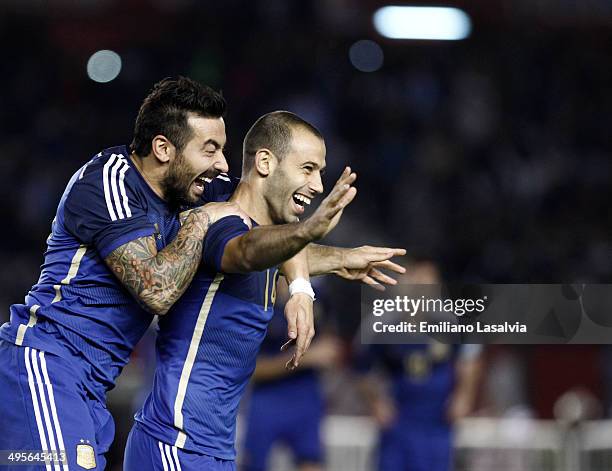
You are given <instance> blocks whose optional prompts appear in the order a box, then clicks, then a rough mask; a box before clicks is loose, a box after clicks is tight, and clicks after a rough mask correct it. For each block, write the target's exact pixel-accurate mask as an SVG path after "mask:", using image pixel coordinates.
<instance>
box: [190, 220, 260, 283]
mask: <svg viewBox="0 0 612 471" xmlns="http://www.w3.org/2000/svg"><path fill="white" fill-rule="evenodd" d="M248 231H249V227H248V226H247V225H246V224H245V223H244V221H243V220H242V218H241V217H240V216H227V217H224V218H222V219H219V220H218V221H217V222H215V223H214V224H213V225H212V226H210V227H209V228H208V232H207V233H206V237H205V238H204V250H203V253H202V260H203V262H204V264H205V265H207V266H209V267H211V268H214V269H215V270H216V271H218V272H220V271H221V259H222V258H223V252H224V251H225V246H226V245H227V243H228V242H229V241H230V240H232V239H234V238H235V237H238V236H239V235H242V234H244V233H245V232H248Z"/></svg>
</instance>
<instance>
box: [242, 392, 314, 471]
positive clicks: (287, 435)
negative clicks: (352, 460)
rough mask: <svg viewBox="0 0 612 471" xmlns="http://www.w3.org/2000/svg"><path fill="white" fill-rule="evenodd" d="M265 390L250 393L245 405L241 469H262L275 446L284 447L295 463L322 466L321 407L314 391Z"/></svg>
mask: <svg viewBox="0 0 612 471" xmlns="http://www.w3.org/2000/svg"><path fill="white" fill-rule="evenodd" d="M296 384H299V383H297V382H296ZM317 388H318V386H317ZM267 389H268V390H266V391H256V392H254V393H253V394H252V396H251V399H250V402H249V408H248V413H247V425H246V433H245V437H244V457H243V462H244V465H243V470H244V471H264V470H266V469H267V466H266V463H267V461H268V455H269V454H270V449H271V448H272V446H273V445H274V444H275V443H282V444H283V445H285V446H287V447H288V448H289V449H290V450H291V452H292V453H293V456H294V459H295V461H296V463H298V464H303V463H313V464H314V463H322V462H323V449H322V445H321V434H320V426H321V421H322V419H323V404H322V400H321V399H319V395H320V392H319V391H318V389H312V388H311V390H308V389H306V388H304V389H303V390H302V391H301V392H298V393H296V394H293V395H292V394H284V391H283V390H282V389H275V388H274V386H271V387H270V388H267ZM298 394H299V395H298ZM288 398H293V399H292V400H289V399H288Z"/></svg>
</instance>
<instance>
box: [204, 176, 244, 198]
mask: <svg viewBox="0 0 612 471" xmlns="http://www.w3.org/2000/svg"><path fill="white" fill-rule="evenodd" d="M239 182H240V178H238V177H235V176H232V175H228V174H227V173H220V174H219V175H217V177H216V178H213V179H212V180H211V181H210V182H208V183H207V184H206V187H205V188H204V195H203V197H202V199H203V201H204V202H205V203H212V202H215V201H217V202H218V201H227V200H228V199H229V197H230V196H232V193H234V191H235V190H236V187H237V186H238V183H239Z"/></svg>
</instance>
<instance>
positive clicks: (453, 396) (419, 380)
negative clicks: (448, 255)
mask: <svg viewBox="0 0 612 471" xmlns="http://www.w3.org/2000/svg"><path fill="white" fill-rule="evenodd" d="M400 283H403V284H436V283H440V276H439V272H438V269H437V267H436V266H435V265H434V264H433V263H431V262H420V263H415V264H413V265H412V266H411V267H410V269H409V270H408V272H407V273H406V275H404V276H403V277H401V279H400ZM480 355H481V347H480V346H479V345H462V346H456V345H447V344H443V343H439V342H437V341H435V340H433V339H429V343H426V344H423V345H408V344H404V345H402V344H400V345H382V344H379V345H367V346H366V345H364V346H363V350H362V351H361V352H360V354H359V355H358V358H357V369H358V370H359V371H361V374H362V375H363V377H362V380H361V384H360V389H361V390H362V392H363V395H364V397H365V399H366V401H367V403H368V406H369V409H370V411H371V413H372V416H373V417H374V419H375V420H376V422H377V423H378V425H379V427H380V437H379V445H378V470H379V471H449V470H451V469H453V465H452V459H453V458H452V427H453V424H455V423H456V422H457V421H458V420H460V419H462V418H464V417H466V416H467V415H468V414H470V413H471V412H472V410H473V407H474V405H475V400H476V394H477V391H478V384H479V381H480V377H481V372H482V361H481V356H480ZM375 367H379V368H380V369H382V373H383V375H384V376H385V377H386V378H388V380H389V382H390V389H391V391H390V392H387V391H385V390H384V388H381V377H380V376H379V375H378V374H377V373H376V371H375Z"/></svg>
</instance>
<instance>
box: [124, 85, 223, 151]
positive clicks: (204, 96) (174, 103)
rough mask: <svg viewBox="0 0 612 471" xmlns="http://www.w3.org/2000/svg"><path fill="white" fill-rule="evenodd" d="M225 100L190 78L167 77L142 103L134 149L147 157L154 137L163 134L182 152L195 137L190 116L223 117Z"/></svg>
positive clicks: (154, 86)
mask: <svg viewBox="0 0 612 471" xmlns="http://www.w3.org/2000/svg"><path fill="white" fill-rule="evenodd" d="M225 106H226V103H225V99H224V98H223V96H221V94H220V93H218V92H216V91H214V90H213V89H212V88H210V87H208V86H206V85H202V84H201V83H199V82H196V81H195V80H192V79H190V78H187V77H177V78H165V79H163V80H161V81H159V82H157V83H156V84H155V85H153V88H152V89H151V92H150V93H149V94H148V95H147V97H146V98H145V99H144V101H143V102H142V105H141V106H140V110H139V111H138V116H137V117H136V124H135V126H134V139H133V140H132V143H131V144H130V150H131V151H132V152H135V153H136V154H137V155H139V156H141V157H144V156H146V155H148V154H149V153H150V152H151V143H152V141H153V138H154V137H155V136H157V135H159V134H162V135H164V136H166V137H167V138H168V139H169V140H170V142H172V144H173V145H174V146H175V147H176V148H177V150H179V151H180V150H182V149H183V148H184V147H185V145H186V144H187V142H188V141H189V139H190V138H191V133H192V130H191V127H190V126H189V125H188V123H187V119H188V113H190V112H191V113H194V114H196V115H198V116H201V117H203V118H221V117H223V115H224V114H225Z"/></svg>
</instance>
